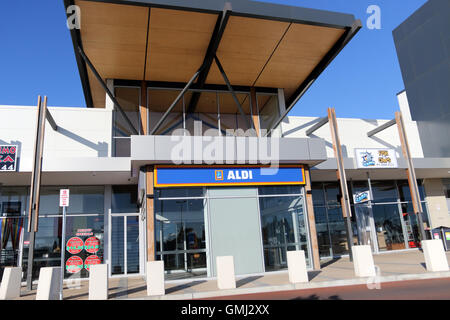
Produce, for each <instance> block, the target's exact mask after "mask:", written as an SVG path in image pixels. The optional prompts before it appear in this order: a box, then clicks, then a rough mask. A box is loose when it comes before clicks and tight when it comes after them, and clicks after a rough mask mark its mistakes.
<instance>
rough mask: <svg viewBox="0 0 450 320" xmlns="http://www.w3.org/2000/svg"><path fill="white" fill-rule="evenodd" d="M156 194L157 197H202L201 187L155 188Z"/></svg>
mask: <svg viewBox="0 0 450 320" xmlns="http://www.w3.org/2000/svg"><path fill="white" fill-rule="evenodd" d="M155 192H156V196H157V197H158V198H191V197H192V198H193V197H203V196H204V189H203V188H167V189H156V191H155Z"/></svg>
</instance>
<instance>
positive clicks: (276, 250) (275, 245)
mask: <svg viewBox="0 0 450 320" xmlns="http://www.w3.org/2000/svg"><path fill="white" fill-rule="evenodd" d="M282 191H283V188H281V189H277V188H276V187H275V188H274V187H259V188H258V193H259V195H260V196H261V195H264V194H265V195H267V194H271V193H275V194H283V193H281V192H282ZM284 191H285V192H286V191H290V192H295V193H300V192H301V189H300V188H296V187H295V186H292V187H291V186H289V187H288V188H286V189H284ZM279 192H280V193H279ZM259 210H260V214H261V228H262V237H263V248H264V262H265V269H266V271H273V270H279V269H284V268H286V267H287V260H286V259H287V258H286V254H287V251H291V250H304V251H305V255H306V259H307V261H308V263H309V255H308V231H307V227H306V220H305V219H306V217H305V214H304V203H303V196H300V195H296V196H265V197H259Z"/></svg>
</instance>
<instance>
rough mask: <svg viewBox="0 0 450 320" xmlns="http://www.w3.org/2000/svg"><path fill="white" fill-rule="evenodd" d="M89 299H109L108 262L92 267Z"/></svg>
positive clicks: (90, 270)
mask: <svg viewBox="0 0 450 320" xmlns="http://www.w3.org/2000/svg"><path fill="white" fill-rule="evenodd" d="M89 300H108V265H107V264H97V265H93V266H91V267H90V269H89Z"/></svg>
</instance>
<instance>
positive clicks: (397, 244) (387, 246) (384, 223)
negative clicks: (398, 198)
mask: <svg viewBox="0 0 450 320" xmlns="http://www.w3.org/2000/svg"><path fill="white" fill-rule="evenodd" d="M372 212H373V218H374V221H375V229H376V233H377V239H378V248H379V249H380V250H398V249H405V242H404V236H403V229H402V223H401V221H400V215H399V212H398V205H397V204H384V205H383V204H377V205H374V206H373V207H372Z"/></svg>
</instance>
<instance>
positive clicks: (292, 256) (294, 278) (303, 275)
mask: <svg viewBox="0 0 450 320" xmlns="http://www.w3.org/2000/svg"><path fill="white" fill-rule="evenodd" d="M287 264H288V270H289V282H290V283H301V282H308V281H309V279H308V272H307V271H306V259H305V251H303V250H298V251H288V252H287Z"/></svg>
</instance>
